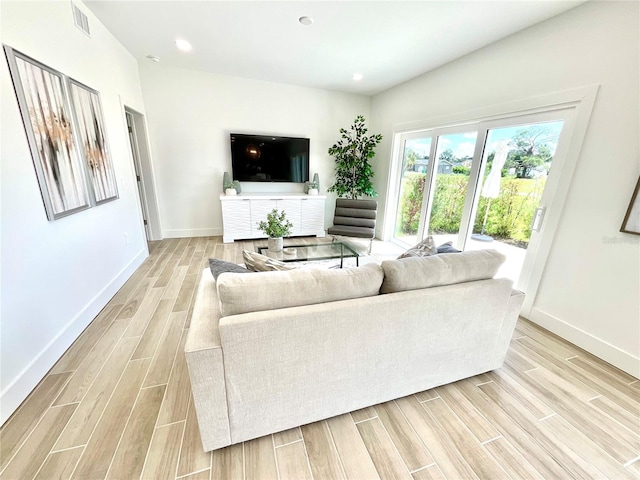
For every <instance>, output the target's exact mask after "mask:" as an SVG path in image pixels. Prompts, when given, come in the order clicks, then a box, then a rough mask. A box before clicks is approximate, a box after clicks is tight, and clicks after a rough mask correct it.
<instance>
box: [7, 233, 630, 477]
mask: <svg viewBox="0 0 640 480" xmlns="http://www.w3.org/2000/svg"><path fill="white" fill-rule="evenodd" d="M315 241H316V239H302V240H301V239H296V240H293V241H290V243H292V242H293V243H301V242H309V243H310V242H315ZM257 244H258V242H255V243H254V242H236V243H234V244H222V243H221V238H220V237H201V238H184V239H167V240H163V241H161V242H153V243H152V244H151V246H150V256H149V258H147V259H146V260H145V262H144V263H143V264H142V265H141V266H140V268H139V269H138V270H137V271H136V272H135V273H134V275H133V276H132V277H131V278H130V279H129V280H128V281H127V283H126V284H125V285H124V286H123V287H122V288H121V289H120V291H119V292H118V293H117V294H116V295H115V296H114V298H113V299H112V300H111V301H110V302H109V304H108V305H107V306H106V307H105V308H104V309H103V311H102V312H100V314H99V315H98V316H97V317H96V318H95V320H94V321H93V322H92V323H91V324H90V325H89V326H88V327H87V329H86V330H85V331H84V332H83V333H82V335H81V336H80V337H79V338H78V340H77V341H76V342H75V343H74V344H73V345H72V346H71V348H69V350H68V351H67V352H66V353H65V354H64V356H63V357H62V358H61V359H60V360H59V361H58V363H57V364H56V365H55V366H54V367H53V368H52V369H51V371H50V372H49V374H48V375H47V376H46V377H45V378H44V379H43V380H42V381H41V382H40V384H39V385H38V386H37V387H36V389H35V390H34V391H33V392H32V393H31V395H30V396H29V397H28V398H27V399H26V400H25V402H24V403H23V404H22V405H21V407H20V408H19V410H17V411H16V413H14V415H13V416H12V417H11V418H10V419H9V420H8V421H7V422H6V423H5V424H4V425H3V426H2V429H1V430H0V471H1V473H0V477H1V478H2V479H6V480H13V479H19V480H25V479H33V478H37V479H70V478H73V479H76V478H77V479H103V478H113V479H137V478H143V479H176V478H180V479H185V480H186V479H196V480H214V479H216V480H217V479H224V480H227V479H238V480H245V479H246V480H259V479H265V480H268V479H280V480H287V479H292V480H302V479H315V480H324V479H354V480H362V479H380V480H385V479H407V480H424V479H445V478H446V479H466V478H469V479H478V478H481V479H502V478H504V479H508V478H512V479H520V478H531V479H550V478H554V479H565V478H566V479H570V478H611V479H625V478H629V479H631V478H637V479H640V382H638V380H637V379H636V378H634V377H632V376H630V375H627V374H626V373H624V372H622V371H620V370H618V369H616V368H614V367H612V366H611V365H609V364H607V363H605V362H603V361H601V360H599V359H598V358H596V357H594V356H593V355H590V354H589V353H587V352H585V351H583V350H581V349H579V348H577V347H575V346H573V345H571V344H570V343H567V342H565V341H564V340H562V339H560V338H559V337H556V336H554V335H552V334H550V333H549V332H546V331H545V330H543V329H541V328H539V327H537V326H535V325H533V324H531V323H529V322H527V321H526V320H522V319H521V320H520V321H519V323H518V326H517V329H516V332H515V335H514V339H513V340H512V342H511V348H510V351H509V354H508V356H507V360H506V362H505V366H504V367H503V368H502V369H500V370H498V371H494V372H489V373H486V374H483V375H479V376H477V377H474V378H470V379H466V380H463V381H460V382H456V383H454V384H450V385H445V386H441V387H438V388H435V389H432V390H429V391H426V392H420V393H418V394H416V395H411V396H409V397H405V398H401V399H398V400H395V401H391V402H387V403H384V404H381V405H375V406H373V407H369V408H365V409H362V410H359V411H357V412H352V413H350V414H349V413H347V414H345V415H340V416H338V417H334V418H330V419H327V420H324V421H321V422H316V423H313V424H309V425H304V426H301V427H299V428H294V429H291V430H288V431H286V432H279V433H276V434H274V435H269V436H266V437H262V438H259V439H256V440H252V441H250V442H244V443H243V444H239V445H233V446H231V447H228V448H224V449H220V450H217V451H214V452H209V453H205V452H203V451H202V446H201V444H200V437H199V432H198V426H197V423H196V418H195V412H194V409H193V404H192V400H191V394H190V385H189V377H188V375H187V369H186V364H185V361H184V355H183V353H182V352H183V349H184V342H185V340H186V335H187V333H188V329H189V317H190V312H191V310H192V308H193V302H194V293H195V289H196V285H197V282H198V278H199V275H200V272H201V271H202V270H203V269H204V268H205V267H206V265H207V259H208V258H209V257H217V258H222V259H226V260H230V261H234V262H238V263H240V262H242V250H243V249H250V250H255V247H256V246H257ZM379 245H380V246H383V244H381V243H380V244H379ZM376 246H378V245H374V252H376V250H378V251H385V250H384V248H380V249H376ZM386 253H389V251H388V250H387V251H386ZM374 256H376V257H377V260H382V259H384V258H385V255H384V254H378V255H374ZM390 256H393V252H392V254H391V255H390ZM399 374H401V372H399Z"/></svg>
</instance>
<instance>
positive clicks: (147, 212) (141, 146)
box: [124, 107, 162, 241]
mask: <svg viewBox="0 0 640 480" xmlns="http://www.w3.org/2000/svg"><path fill="white" fill-rule="evenodd" d="M124 114H125V119H126V125H127V132H128V135H129V145H130V147H131V158H132V160H133V168H134V171H135V175H136V185H137V192H138V200H139V203H140V212H141V216H142V223H143V227H144V232H145V235H146V237H147V241H154V240H162V233H161V229H160V218H159V215H158V204H157V201H156V193H155V185H154V181H153V169H152V165H151V155H150V151H149V143H148V141H147V129H146V125H145V119H144V115H142V114H141V113H139V112H137V111H135V110H133V109H131V108H129V107H125V108H124Z"/></svg>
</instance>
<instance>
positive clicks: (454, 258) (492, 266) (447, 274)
mask: <svg viewBox="0 0 640 480" xmlns="http://www.w3.org/2000/svg"><path fill="white" fill-rule="evenodd" d="M505 259H506V257H505V256H504V255H503V254H501V253H500V252H498V251H496V250H476V251H470V252H462V253H445V254H442V255H432V256H428V257H409V258H401V259H398V260H387V261H384V262H382V269H383V270H384V281H383V282H382V287H381V288H380V293H393V292H402V291H405V290H417V289H419V288H429V287H438V286H441V285H451V284H454V283H462V282H472V281H475V280H485V279H487V278H493V277H494V276H495V274H496V273H497V272H498V269H499V268H500V265H502V264H503V263H504V261H505Z"/></svg>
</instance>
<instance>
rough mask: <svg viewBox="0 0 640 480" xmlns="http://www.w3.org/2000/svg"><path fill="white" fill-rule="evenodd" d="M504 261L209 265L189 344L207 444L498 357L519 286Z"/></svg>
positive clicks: (395, 393) (419, 385) (348, 406)
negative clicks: (284, 267)
mask: <svg viewBox="0 0 640 480" xmlns="http://www.w3.org/2000/svg"><path fill="white" fill-rule="evenodd" d="M503 261H504V256H503V255H501V254H499V253H498V252H496V251H492V250H489V251H477V252H465V253H459V254H445V255H436V256H432V257H423V258H405V259H401V260H393V261H387V262H383V263H382V265H381V266H380V265H375V264H370V265H365V266H363V267H359V268H350V269H344V270H332V269H327V270H321V269H300V270H292V271H288V272H264V273H252V274H240V273H223V274H222V275H220V276H219V277H218V281H217V283H216V281H214V279H213V277H212V275H211V273H210V272H209V271H208V270H207V271H204V272H203V274H202V279H201V281H200V284H199V287H198V291H197V297H196V301H195V307H194V311H193V316H192V318H191V327H190V330H189V335H188V338H187V343H186V348H185V354H186V359H187V365H188V368H189V376H190V379H191V388H192V392H193V400H194V404H195V409H196V414H197V418H198V424H199V427H200V434H201V438H202V444H203V447H204V450H205V451H209V450H213V449H217V448H220V447H224V446H226V445H231V444H234V443H238V442H242V441H245V440H249V439H252V438H257V437H260V436H263V435H267V434H270V433H274V432H278V431H281V430H286V429H289V428H292V427H295V426H298V425H303V424H306V423H310V422H314V421H317V420H320V419H323V418H328V417H332V416H335V415H339V414H342V413H345V412H349V411H353V410H357V409H360V408H364V407H366V406H369V405H374V404H377V403H380V402H385V401H388V400H391V399H394V398H398V397H402V396H405V395H409V394H412V393H415V392H420V391H423V390H427V389H429V388H433V387H436V386H438V385H442V384H445V383H450V382H453V381H456V380H459V379H462V378H466V377H469V376H473V375H477V374H480V373H483V372H486V371H489V370H493V369H496V368H499V367H500V366H501V365H502V363H503V360H504V357H505V355H506V352H507V348H508V346H509V341H510V340H511V336H512V333H513V329H514V327H515V323H516V320H517V318H518V312H519V310H520V306H521V305H522V301H523V298H524V295H523V294H522V293H521V292H518V291H515V290H512V287H511V281H509V280H506V279H494V278H493V277H494V275H495V274H496V272H497V270H498V268H499V266H500V264H501V263H502V262H503Z"/></svg>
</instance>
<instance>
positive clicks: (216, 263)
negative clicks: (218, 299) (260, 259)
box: [209, 258, 251, 280]
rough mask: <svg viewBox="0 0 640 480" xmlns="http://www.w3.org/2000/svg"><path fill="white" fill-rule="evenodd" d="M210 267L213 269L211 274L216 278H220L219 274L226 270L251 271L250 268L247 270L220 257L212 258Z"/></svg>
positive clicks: (235, 271)
mask: <svg viewBox="0 0 640 480" xmlns="http://www.w3.org/2000/svg"><path fill="white" fill-rule="evenodd" d="M209 268H210V269H211V275H213V278H214V279H215V280H218V276H219V275H220V274H221V273H224V272H232V273H251V271H250V270H247V269H246V268H244V267H241V266H240V265H236V264H235V263H231V262H225V261H224V260H220V259H218V258H210V259H209Z"/></svg>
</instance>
